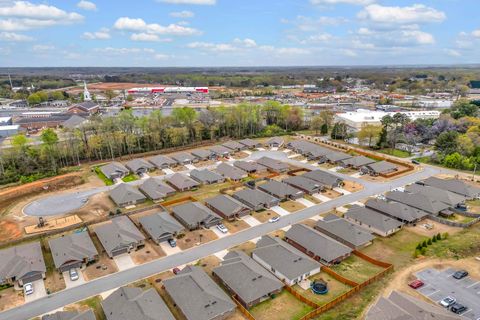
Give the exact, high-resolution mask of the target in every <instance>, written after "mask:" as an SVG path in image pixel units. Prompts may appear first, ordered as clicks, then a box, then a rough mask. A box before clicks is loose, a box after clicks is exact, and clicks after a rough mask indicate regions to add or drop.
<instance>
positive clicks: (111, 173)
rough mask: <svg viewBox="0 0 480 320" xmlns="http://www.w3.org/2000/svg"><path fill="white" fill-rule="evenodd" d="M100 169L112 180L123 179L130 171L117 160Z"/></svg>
mask: <svg viewBox="0 0 480 320" xmlns="http://www.w3.org/2000/svg"><path fill="white" fill-rule="evenodd" d="M100 171H101V172H102V173H103V174H104V175H105V177H107V178H108V179H110V180H115V179H121V178H123V177H125V176H126V175H128V174H129V173H130V170H128V169H127V168H126V167H125V166H124V165H123V164H121V163H120V162H116V161H113V162H110V163H109V164H106V165H104V166H101V167H100Z"/></svg>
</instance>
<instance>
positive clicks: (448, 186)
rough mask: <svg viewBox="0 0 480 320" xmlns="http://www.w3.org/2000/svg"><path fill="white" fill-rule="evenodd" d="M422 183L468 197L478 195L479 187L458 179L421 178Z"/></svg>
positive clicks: (479, 192) (479, 193)
mask: <svg viewBox="0 0 480 320" xmlns="http://www.w3.org/2000/svg"><path fill="white" fill-rule="evenodd" d="M422 183H423V184H426V185H428V186H432V187H436V188H439V189H443V190H448V191H451V192H454V193H457V194H460V195H463V196H466V197H469V198H475V197H478V196H479V195H480V188H478V187H475V186H473V185H470V184H468V183H466V182H464V181H462V180H459V179H440V178H436V177H430V178H428V179H425V180H423V181H422Z"/></svg>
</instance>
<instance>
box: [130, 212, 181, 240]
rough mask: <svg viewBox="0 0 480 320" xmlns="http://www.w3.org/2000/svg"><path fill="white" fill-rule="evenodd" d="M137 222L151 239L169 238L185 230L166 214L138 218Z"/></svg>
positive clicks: (160, 213) (158, 213)
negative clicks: (167, 236)
mask: <svg viewBox="0 0 480 320" xmlns="http://www.w3.org/2000/svg"><path fill="white" fill-rule="evenodd" d="M138 221H139V222H140V224H141V225H142V227H143V229H144V230H145V231H146V232H147V233H148V234H149V235H150V236H151V237H152V238H153V239H160V238H162V237H164V236H166V235H170V236H171V235H174V234H178V233H180V232H182V231H184V230H185V228H184V227H183V226H182V224H181V223H180V222H178V221H177V220H175V218H173V217H172V216H171V215H170V214H169V213H168V212H154V213H151V214H149V215H145V216H143V217H140V218H139V219H138Z"/></svg>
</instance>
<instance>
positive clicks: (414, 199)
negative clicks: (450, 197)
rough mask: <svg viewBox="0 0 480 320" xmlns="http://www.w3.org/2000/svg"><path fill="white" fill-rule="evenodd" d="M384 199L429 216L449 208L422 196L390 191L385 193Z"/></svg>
mask: <svg viewBox="0 0 480 320" xmlns="http://www.w3.org/2000/svg"><path fill="white" fill-rule="evenodd" d="M385 197H386V198H387V199H388V200H391V201H396V202H400V203H403V204H406V205H408V206H411V207H414V208H417V209H420V210H423V211H425V212H428V213H430V214H435V215H436V214H438V213H439V212H440V211H442V210H445V209H448V208H449V207H450V206H449V205H448V204H445V203H443V202H441V201H438V200H435V199H432V198H429V197H427V196H424V195H422V194H419V193H416V194H413V193H408V192H400V191H392V192H387V193H386V194H385Z"/></svg>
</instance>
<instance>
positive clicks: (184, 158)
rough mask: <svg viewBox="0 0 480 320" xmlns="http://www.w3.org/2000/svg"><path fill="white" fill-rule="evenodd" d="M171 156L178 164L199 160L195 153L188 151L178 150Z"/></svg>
mask: <svg viewBox="0 0 480 320" xmlns="http://www.w3.org/2000/svg"><path fill="white" fill-rule="evenodd" d="M170 158H172V159H173V160H175V161H176V162H177V163H178V164H190V163H192V162H194V161H196V160H197V158H195V157H194V156H193V155H191V154H190V153H188V152H178V153H174V154H172V155H170Z"/></svg>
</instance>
